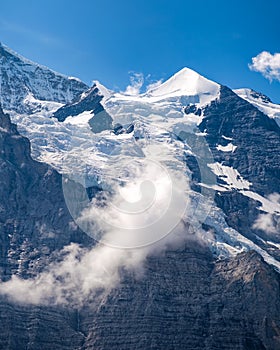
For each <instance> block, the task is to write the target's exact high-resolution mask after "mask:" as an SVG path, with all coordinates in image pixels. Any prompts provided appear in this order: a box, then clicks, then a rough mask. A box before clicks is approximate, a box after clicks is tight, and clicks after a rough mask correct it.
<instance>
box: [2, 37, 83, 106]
mask: <svg viewBox="0 0 280 350" xmlns="http://www.w3.org/2000/svg"><path fill="white" fill-rule="evenodd" d="M87 89H88V86H87V85H86V84H84V83H83V82H81V81H80V80H78V79H76V78H69V77H66V76H64V75H62V74H59V73H56V72H54V71H52V70H50V69H49V68H47V67H43V66H41V65H39V64H37V63H34V62H31V61H29V60H27V59H26V58H24V57H22V56H20V55H18V54H17V53H15V52H13V51H12V50H11V49H9V48H8V47H6V46H5V45H3V44H1V43H0V96H1V97H0V98H1V101H0V102H1V104H2V107H3V109H5V110H9V111H16V112H18V113H25V112H26V113H33V112H34V111H39V110H40V109H42V108H44V107H45V106H46V102H47V103H50V102H58V103H63V104H64V103H67V102H70V101H72V100H73V98H74V97H76V96H77V95H78V94H80V93H81V92H83V91H85V90H87ZM44 102H45V103H44ZM45 108H46V107H45ZM57 108H58V106H57Z"/></svg>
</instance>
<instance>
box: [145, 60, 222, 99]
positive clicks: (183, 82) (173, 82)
mask: <svg viewBox="0 0 280 350" xmlns="http://www.w3.org/2000/svg"><path fill="white" fill-rule="evenodd" d="M219 91H220V85H219V84H217V83H215V82H213V81H211V80H208V79H206V78H204V77H203V76H201V75H200V74H198V73H197V72H195V71H193V70H192V69H190V68H186V67H185V68H183V69H181V70H180V71H179V72H177V73H176V74H174V75H173V76H172V77H171V78H169V79H168V80H167V81H165V82H164V83H162V84H161V85H159V86H157V87H156V88H153V89H151V90H149V91H147V93H146V95H147V96H150V97H153V98H155V99H158V100H161V99H166V98H172V97H179V96H198V97H199V103H201V104H207V103H209V102H210V101H211V100H213V99H215V98H216V97H218V95H219Z"/></svg>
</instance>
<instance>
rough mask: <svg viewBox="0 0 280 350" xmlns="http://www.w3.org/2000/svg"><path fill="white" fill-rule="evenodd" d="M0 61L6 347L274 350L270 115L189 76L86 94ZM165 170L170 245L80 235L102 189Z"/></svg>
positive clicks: (254, 97)
mask: <svg viewBox="0 0 280 350" xmlns="http://www.w3.org/2000/svg"><path fill="white" fill-rule="evenodd" d="M1 50H2V51H1V58H2V60H3V61H1V63H0V69H1V72H2V71H3V72H4V71H7V67H9V69H8V73H9V74H10V75H9V76H10V77H14V78H13V79H14V80H13V79H7V75H5V74H1V86H6V88H5V89H4V90H3V89H1V101H2V103H3V109H4V110H5V111H11V113H10V116H9V115H8V114H7V113H4V112H3V111H2V109H0V150H1V153H0V162H1V163H0V181H1V188H0V194H1V195H0V198H1V205H0V228H1V237H0V242H1V243H0V244H1V257H0V277H1V281H2V282H1V283H0V310H1V311H0V323H1V329H2V330H3V332H2V335H1V336H0V349H9V350H10V349H15V350H21V349H39V348H40V349H54V348H55V349H81V350H82V349H83V350H85V349H148V348H149V349H150V348H152V349H199V350H200V349H205V350H210V349H211V350H212V349H225V350H229V349H232V350H235V349H240V350H241V349H248V350H251V349H256V350H259V349H262V350H263V349H269V350H274V349H278V348H280V316H279V315H280V312H279V311H280V298H279V296H280V278H279V269H280V253H279V252H280V251H279V248H280V227H279V225H280V223H279V216H280V199H279V197H280V196H279V189H280V183H279V179H280V176H279V175H280V170H279V164H280V159H279V154H280V142H279V141H280V128H279V125H278V124H277V122H278V119H277V118H278V114H277V113H278V111H279V109H280V107H279V106H278V105H275V104H273V103H272V102H271V101H270V100H269V99H268V98H267V97H265V96H263V95H261V94H258V93H255V92H252V91H251V90H247V89H239V90H236V91H232V90H230V89H229V88H227V87H225V86H222V85H219V84H217V83H215V82H211V81H209V80H208V79H206V78H204V77H202V76H201V75H199V74H198V73H196V72H194V71H192V70H190V69H187V68H184V69H183V70H181V71H180V72H178V73H176V74H175V75H174V76H173V77H171V78H170V79H169V80H167V81H166V82H164V83H162V84H161V85H159V86H157V87H156V88H152V89H150V90H149V91H147V92H146V93H144V94H140V95H136V96H135V95H134V96H132V95H126V94H121V93H114V92H112V91H110V92H109V91H107V90H106V89H105V88H104V87H102V86H101V85H100V84H99V83H96V84H94V85H93V87H92V88H90V89H89V88H88V87H87V86H86V85H85V84H83V83H81V82H79V81H78V80H72V79H68V78H67V77H63V76H61V75H59V74H57V73H53V72H51V71H50V70H48V69H47V68H43V67H40V66H38V65H36V64H33V63H32V64H31V63H30V62H29V61H26V60H25V59H23V58H21V57H19V55H17V54H14V53H13V52H12V51H11V50H9V49H7V48H6V47H4V48H3V47H2V48H1ZM34 67H36V68H34ZM28 70H29V71H28ZM35 72H36V74H35ZM38 72H40V74H39V73H38ZM37 73H38V74H37ZM18 74H20V75H18ZM38 76H40V79H38ZM16 77H17V79H16ZM18 77H20V79H19V78H18ZM10 81H12V83H10ZM46 81H51V82H52V83H51V84H52V85H51V89H50V90H49V91H47V90H48V89H45V90H44V86H45V85H44V83H42V82H46ZM54 81H56V82H54ZM58 81H60V83H59V84H58V83H57V82H58ZM8 82H9V84H10V85H9V86H10V87H9V88H8V87H7V86H8ZM13 84H14V85H13ZM38 84H39V85H40V86H41V88H40V89H38V86H39V85H38ZM73 84H74V85H75V88H74V87H73V86H74V85H73ZM19 85H20V86H21V87H20V90H19V91H22V92H23V93H22V95H20V94H19V96H18V99H17V100H16V99H15V95H16V92H17V89H18V88H19ZM11 86H13V87H12V88H11ZM32 89H33V90H32ZM71 89H72V90H71ZM2 91H3V94H2ZM13 91H14V92H15V93H14V92H13ZM69 91H71V94H72V95H71V98H70V95H67V94H68V93H69ZM66 92H67V93H66ZM29 93H30V94H32V96H33V98H34V99H36V101H37V102H36V106H37V107H36V108H37V109H34V108H33V107H34V106H35V105H34V104H33V105H32V106H33V107H32V108H31V109H28V108H29V107H27V104H26V103H25V102H24V101H26V100H25V99H26V96H27V95H28V94H29ZM13 96H14V97H13ZM67 96H68V97H67ZM38 100H39V102H38ZM29 101H30V99H29ZM42 101H44V103H43V102H42ZM62 104H63V105H62ZM29 106H30V105H29ZM46 106H47V107H46ZM11 119H12V121H11ZM15 124H17V126H16V125H15ZM18 130H19V131H18ZM22 135H23V136H22ZM146 160H148V162H150V163H152V164H160V167H157V168H155V169H156V170H154V168H153V167H152V171H151V172H148V177H147V176H146V175H145V174H146V173H145V171H146V167H145V166H146V163H145V161H146ZM134 162H136V164H137V166H139V164H140V166H139V167H138V168H136V170H137V171H136V172H133V169H134V168H133V166H134V164H135V163H134ZM150 163H148V164H150ZM142 164H144V166H143V167H141V166H142ZM162 168H163V169H164V171H168V172H169V174H171V175H170V176H172V174H173V173H175V174H177V173H178V172H179V173H180V175H181V176H182V174H183V176H184V177H187V178H188V179H189V187H187V191H186V192H184V190H185V189H184V188H183V182H182V181H181V180H180V179H181V177H179V178H178V177H177V178H176V179H177V181H178V183H179V187H178V189H179V193H180V192H181V193H185V195H188V207H187V209H188V210H187V211H186V212H184V214H182V222H183V223H184V224H183V226H182V227H181V226H179V227H180V230H181V231H180V232H177V234H178V235H179V238H176V237H177V236H176V234H174V235H172V234H170V235H169V236H167V238H164V239H165V241H164V239H162V240H163V242H165V243H163V244H161V243H160V242H159V243H158V245H157V244H156V248H155V249H154V250H153V249H151V248H149V249H150V250H148V253H147V254H146V253H145V254H146V255H145V254H144V253H142V252H143V251H145V249H144V248H141V249H136V250H133V249H132V250H129V249H128V250H127V249H124V250H119V249H116V250H114V249H112V250H107V248H106V245H105V246H104V245H103V246H102V245H100V244H98V242H96V241H95V240H94V239H93V238H97V236H94V235H93V236H91V237H90V235H89V234H86V233H89V232H88V231H87V230H86V227H85V226H81V225H80V226H81V228H82V229H81V228H79V226H78V225H77V223H79V221H77V220H76V217H75V215H73V213H74V212H75V213H76V210H77V208H78V207H79V205H80V204H81V203H82V205H85V204H84V203H86V205H87V203H88V202H87V201H89V200H90V199H92V200H93V202H92V203H94V205H95V206H100V207H101V208H102V207H104V208H105V214H106V211H107V212H109V214H110V213H111V211H110V210H111V207H110V206H108V203H106V201H107V202H108V198H109V200H110V198H111V197H110V196H109V197H108V194H107V193H109V194H111V193H112V191H113V190H114V188H117V190H119V191H120V192H121V194H123V195H127V192H125V191H128V189H129V187H126V185H125V183H127V182H128V183H129V182H130V183H133V181H136V180H137V178H139V179H140V180H141V183H142V182H145V181H147V180H148V181H151V179H154V177H153V176H154V175H153V173H154V172H155V173H156V176H155V179H157V178H158V177H160V178H161V179H162V181H163V179H164V172H163V173H161V169H162ZM149 169H150V168H149ZM139 173H140V175H139ZM143 174H144V175H145V176H146V177H145V176H144V175H143ZM139 176H140V177H139ZM118 178H121V179H123V183H122V184H121V186H120V187H116V186H117V183H118V182H117V180H118ZM132 180H133V181H132ZM65 182H66V183H67V184H68V185H67V186H69V184H70V186H69V188H70V191H68V192H67V188H68V187H67V186H65ZM154 183H155V184H156V185H157V182H156V181H154ZM167 185H168V183H167V184H165V183H164V187H163V188H166V187H168V186H167ZM176 185H177V184H176V181H173V186H174V187H175V189H176ZM159 186H160V185H159ZM180 186H181V187H180ZM84 187H85V188H84ZM160 188H161V187H160ZM144 189H145V188H144ZM148 190H149V191H148V194H150V192H152V188H150V187H148ZM128 194H130V192H129V193H128ZM143 194H144V198H145V195H146V196H147V194H145V192H143ZM138 195H139V194H138V192H137V191H135V192H133V198H132V199H131V198H130V197H128V198H129V199H130V202H129V203H130V204H129V205H131V203H132V204H133V203H135V197H136V198H137V196H138ZM87 196H88V198H85V197H87ZM69 198H70V202H71V204H70V205H69ZM147 198H149V196H148V197H147ZM139 202H141V200H139ZM116 203H117V202H112V207H113V206H114V205H116ZM151 203H153V202H151ZM176 203H177V202H176ZM179 203H180V201H178V205H176V206H175V211H179V209H180V205H179ZM133 205H134V204H133ZM156 209H157V211H161V207H156ZM159 209H160V210H159ZM167 209H168V208H167ZM167 212H168V210H167ZM98 213H99V214H102V215H104V212H103V211H99V212H98ZM112 213H113V214H114V211H113V212H112ZM94 218H95V220H99V217H98V215H95V216H94ZM105 218H106V219H107V220H109V221H110V220H111V217H110V215H109V216H108V215H107V216H105ZM121 218H122V216H120V219H121ZM168 218H170V220H172V219H173V216H172V215H171V216H170V217H168ZM143 220H144V218H143ZM132 223H133V222H132ZM105 227H106V226H105ZM118 227H119V230H121V225H120V226H118ZM164 229H165V227H164V226H163V225H161V226H158V227H157V230H156V231H160V230H164ZM85 232H86V233H85ZM142 233H143V234H144V232H142ZM168 237H169V238H168ZM182 237H183V238H182ZM160 241H161V240H160ZM78 245H79V246H80V248H77V246H78ZM152 246H153V245H151V247H152ZM75 247H76V248H75ZM69 252H70V254H69ZM71 252H74V253H73V254H72V255H71ZM116 252H117V253H116ZM118 252H120V255H119V254H118ZM67 254H68V255H67ZM141 254H144V255H143V256H144V257H143V258H141ZM106 255H108V256H109V258H108V259H106V260H105V259H103V258H104V256H105V257H106ZM140 258H141V259H140ZM118 259H119V260H118ZM139 259H140V260H139ZM134 261H136V262H137V264H136V265H133V264H134ZM114 266H116V268H115V269H114ZM132 266H133V268H132ZM87 271H89V272H87ZM96 271H97V274H96ZM69 276H70V277H69ZM94 278H96V279H94ZM107 280H109V282H110V284H109V285H108V284H106V281H107ZM77 281H78V282H77ZM100 281H101V282H102V283H103V284H102V283H101V284H100ZM112 281H113V282H114V283H113V282H112ZM96 285H97V286H98V287H96ZM26 286H27V287H26ZM100 286H101V287H100ZM109 286H110V288H109ZM57 290H59V294H57ZM85 290H86V292H85ZM104 290H105V293H104ZM64 296H66V297H64ZM76 299H79V301H80V302H79V303H76Z"/></svg>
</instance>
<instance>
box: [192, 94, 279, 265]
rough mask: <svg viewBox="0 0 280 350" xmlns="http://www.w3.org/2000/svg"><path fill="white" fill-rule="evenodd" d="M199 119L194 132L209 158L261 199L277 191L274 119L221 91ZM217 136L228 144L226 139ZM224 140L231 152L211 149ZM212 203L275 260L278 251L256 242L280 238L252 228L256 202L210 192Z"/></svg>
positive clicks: (276, 128) (236, 194)
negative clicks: (234, 171) (202, 138)
mask: <svg viewBox="0 0 280 350" xmlns="http://www.w3.org/2000/svg"><path fill="white" fill-rule="evenodd" d="M204 116H205V117H204V119H203V121H202V123H201V124H200V125H199V128H200V130H201V131H206V132H207V135H206V140H207V143H208V145H209V147H210V148H211V152H212V154H213V158H214V160H215V161H216V162H219V163H222V164H223V165H226V166H229V167H233V168H234V169H237V170H238V172H239V173H240V174H241V176H242V177H243V178H244V179H246V180H248V181H249V182H250V183H251V184H252V185H251V188H252V191H255V192H257V193H259V194H261V195H262V196H265V197H266V196H268V195H269V194H271V193H274V192H278V193H279V189H280V167H279V164H280V128H279V126H278V124H277V123H276V122H275V120H273V119H271V118H269V117H268V116H266V115H265V114H263V113H262V112H260V111H259V110H258V109H257V108H255V107H254V106H252V105H251V104H250V103H248V102H247V101H245V100H243V99H241V98H240V97H238V96H237V95H236V94H235V93H233V92H232V91H231V90H230V89H229V88H227V87H222V88H221V94H220V99H219V100H218V101H214V102H212V103H211V105H210V106H209V107H207V108H206V109H205V111H204ZM223 136H226V137H227V138H230V139H232V141H226V140H225V139H224V138H223ZM229 142H232V143H233V144H234V145H235V146H237V148H236V150H235V151H234V152H221V151H219V150H217V148H216V147H217V145H226V144H227V143H229ZM215 201H216V203H217V204H218V206H219V207H220V208H221V209H222V210H223V211H224V213H225V214H226V221H227V223H228V224H229V225H230V226H232V227H233V228H235V229H236V230H237V231H239V232H241V233H242V234H243V235H244V236H245V237H248V238H249V239H250V240H252V241H253V242H255V243H256V244H258V245H260V246H261V247H262V248H263V249H265V250H267V251H269V253H270V254H272V255H273V256H274V257H275V258H276V259H278V260H280V253H279V250H278V249H273V248H272V246H271V245H269V244H266V243H265V242H262V241H260V239H258V237H261V238H263V239H264V240H270V241H272V242H274V243H280V235H279V234H275V233H273V234H269V233H267V232H264V231H261V230H258V229H254V228H253V224H254V222H255V220H256V219H257V217H258V215H259V214H260V211H259V210H258V209H257V207H258V206H259V205H260V204H261V203H259V202H257V201H256V200H254V199H251V198H248V197H246V196H244V195H242V194H241V193H240V192H238V191H236V190H233V191H226V192H216V198H215Z"/></svg>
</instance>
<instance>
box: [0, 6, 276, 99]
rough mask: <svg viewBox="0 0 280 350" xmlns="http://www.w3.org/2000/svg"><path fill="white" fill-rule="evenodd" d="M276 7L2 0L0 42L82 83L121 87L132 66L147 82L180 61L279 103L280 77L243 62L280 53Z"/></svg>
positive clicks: (178, 65)
mask: <svg viewBox="0 0 280 350" xmlns="http://www.w3.org/2000/svg"><path fill="white" fill-rule="evenodd" d="M279 13H280V1H279V0H266V1H263V0H245V1H241V0H235V1H231V0H228V1H225V0H209V1H208V0H205V1H188V0H172V1H170V0H169V1H166V0H161V1H159V0H141V1H138V0H134V1H128V0H119V1H113V0H80V1H71V0H68V1H66V0H56V1H54V0H48V1H40V0H34V1H32V0H29V1H27V0H9V1H6V2H2V4H1V13H0V41H1V42H3V43H4V44H6V45H7V46H9V47H10V48H12V49H13V50H15V51H17V52H19V53H20V54H22V55H24V56H25V57H28V58H29V59H32V60H34V61H36V62H39V63H41V64H44V65H46V66H48V67H50V68H52V69H54V70H57V71H59V72H61V73H64V74H67V75H71V76H77V77H79V78H80V79H82V80H83V81H85V82H87V83H88V84H90V83H91V81H92V80H95V79H97V80H99V81H101V82H102V83H103V84H104V85H106V86H108V87H110V88H114V89H121V90H123V89H125V86H126V85H128V84H129V72H131V71H134V72H141V73H143V74H144V76H145V77H148V79H147V83H150V82H152V81H155V80H158V79H160V78H163V79H166V78H168V77H169V76H171V75H172V74H174V73H175V72H176V71H178V70H180V69H181V68H182V67H184V66H187V67H189V68H192V69H194V70H196V71H198V72H199V73H200V74H202V75H204V76H206V77H207V78H209V79H212V80H214V81H217V82H219V83H221V84H224V85H227V86H229V87H231V88H239V87H251V88H253V89H255V90H257V91H262V92H263V93H265V94H267V95H268V96H270V97H271V98H272V100H274V101H275V102H278V103H280V82H279V81H278V80H277V79H275V80H273V81H272V82H270V81H269V80H268V79H266V78H265V77H264V76H263V75H262V74H261V73H259V72H255V71H251V70H250V69H249V68H248V64H249V63H250V62H251V60H252V57H255V56H256V55H258V54H259V53H261V52H262V51H268V52H270V53H272V54H274V53H277V52H280V26H279ZM279 72H280V68H279Z"/></svg>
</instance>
